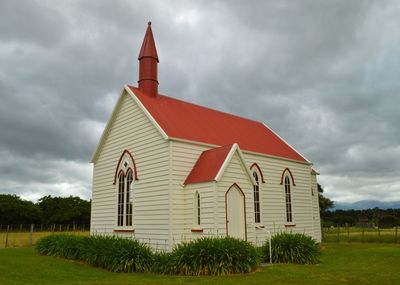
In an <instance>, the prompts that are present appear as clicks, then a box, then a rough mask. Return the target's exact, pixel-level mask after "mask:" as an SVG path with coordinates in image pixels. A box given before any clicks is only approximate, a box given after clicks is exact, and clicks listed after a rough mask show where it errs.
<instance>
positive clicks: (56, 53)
mask: <svg viewBox="0 0 400 285" xmlns="http://www.w3.org/2000/svg"><path fill="white" fill-rule="evenodd" d="M149 20H151V21H152V22H153V32H154V35H155V39H156V44H157V47H158V53H159V57H160V64H159V81H160V92H161V93H163V94H166V95H169V96H173V97H176V98H180V99H184V100H187V101H190V102H194V103H198V104H202V105H206V106H209V107H212V108H217V109H220V110H223V111H226V112H231V113H235V114H238V115H241V116H245V117H249V118H252V119H256V120H259V121H263V122H265V123H267V124H268V125H269V126H270V127H271V128H272V129H273V130H275V131H276V132H277V133H278V134H280V135H281V136H282V137H283V138H285V140H286V141H288V142H289V143H290V144H291V145H292V146H294V147H295V148H296V149H297V150H298V151H299V152H301V153H302V154H303V155H305V156H306V157H307V158H308V159H309V160H311V161H313V162H314V165H315V168H316V169H317V170H318V171H319V172H321V175H320V176H319V181H320V183H321V184H322V185H323V186H324V188H325V190H326V195H327V196H329V197H331V198H333V199H335V200H337V201H349V202H351V201H356V200H363V199H377V200H400V181H399V173H400V143H399V142H400V127H399V126H400V115H399V112H398V106H400V94H399V93H400V80H399V79H398V76H399V74H400V4H399V3H398V2H397V1H379V2H378V1H344V0H343V1H339V0H337V1H305V0H304V1H172V2H170V1H168V3H167V2H166V1H165V2H164V1H34V0H31V1H28V0H27V1H11V0H9V1H8V0H6V1H1V2H0V66H1V68H0V99H1V103H0V130H1V136H0V181H1V182H2V183H1V184H0V193H13V194H18V195H21V196H23V197H25V198H28V199H33V200H34V199H37V198H39V197H41V196H43V195H49V194H52V195H70V194H74V195H80V196H82V197H84V198H90V195H91V194H90V192H91V165H90V164H89V161H90V157H91V154H92V152H93V150H94V148H95V146H96V144H97V141H98V139H99V137H100V135H101V133H102V130H103V128H104V126H105V124H106V121H107V119H108V118H109V116H110V114H111V111H112V109H113V107H114V105H115V102H116V100H117V98H118V96H119V94H120V92H121V90H122V88H123V85H124V84H126V83H129V84H133V85H136V81H137V78H138V62H137V56H138V53H139V49H140V45H141V42H142V39H143V36H144V32H145V28H146V23H147V21H149Z"/></svg>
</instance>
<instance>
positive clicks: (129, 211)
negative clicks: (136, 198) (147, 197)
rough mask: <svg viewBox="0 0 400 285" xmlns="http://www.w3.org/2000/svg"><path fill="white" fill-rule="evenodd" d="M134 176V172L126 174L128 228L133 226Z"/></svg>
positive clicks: (126, 219)
mask: <svg viewBox="0 0 400 285" xmlns="http://www.w3.org/2000/svg"><path fill="white" fill-rule="evenodd" d="M132 182H133V174H132V170H130V169H129V170H128V173H127V174H126V196H125V205H126V213H125V217H126V218H125V221H126V223H125V224H126V226H132V189H133V183H132Z"/></svg>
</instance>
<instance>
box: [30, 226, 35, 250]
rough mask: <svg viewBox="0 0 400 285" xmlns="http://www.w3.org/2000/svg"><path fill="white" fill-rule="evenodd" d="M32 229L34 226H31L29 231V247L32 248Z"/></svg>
mask: <svg viewBox="0 0 400 285" xmlns="http://www.w3.org/2000/svg"><path fill="white" fill-rule="evenodd" d="M33 227H34V225H33V224H31V230H30V231H29V246H32V236H33Z"/></svg>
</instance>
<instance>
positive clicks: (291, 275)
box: [0, 243, 400, 285]
mask: <svg viewBox="0 0 400 285" xmlns="http://www.w3.org/2000/svg"><path fill="white" fill-rule="evenodd" d="M322 249H323V250H322V252H323V254H322V258H321V264H319V265H287V264H276V265H272V266H269V267H264V268H261V269H259V270H258V271H257V272H254V273H251V274H244V275H234V276H227V277H182V276H163V275H156V274H143V273H129V274H128V273H111V272H107V271H105V270H102V269H98V268H93V267H90V266H88V265H85V264H81V263H77V262H71V261H66V260H63V259H60V258H55V257H49V256H39V255H38V254H37V253H36V252H35V250H34V249H32V248H7V249H0V284H240V285H245V284H379V285H383V284H400V270H399V269H400V245H394V244H371V243H369V244H360V243H342V244H331V243H328V244H324V245H323V246H322Z"/></svg>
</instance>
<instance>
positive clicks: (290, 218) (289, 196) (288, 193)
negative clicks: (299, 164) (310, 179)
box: [285, 176, 293, 223]
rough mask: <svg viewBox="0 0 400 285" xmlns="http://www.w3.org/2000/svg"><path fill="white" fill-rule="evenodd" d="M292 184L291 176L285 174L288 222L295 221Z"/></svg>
mask: <svg viewBox="0 0 400 285" xmlns="http://www.w3.org/2000/svg"><path fill="white" fill-rule="evenodd" d="M290 186H291V185H290V179H289V176H285V201H286V221H287V222H288V223H291V222H293V213H292V193H291V189H290Z"/></svg>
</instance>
